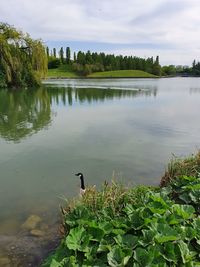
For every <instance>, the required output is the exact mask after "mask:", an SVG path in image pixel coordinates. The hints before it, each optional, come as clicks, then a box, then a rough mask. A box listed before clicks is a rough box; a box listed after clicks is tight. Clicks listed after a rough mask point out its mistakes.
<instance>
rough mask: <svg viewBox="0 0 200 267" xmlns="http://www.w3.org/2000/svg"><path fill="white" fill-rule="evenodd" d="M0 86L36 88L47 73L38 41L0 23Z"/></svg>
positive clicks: (42, 48) (44, 53)
mask: <svg viewBox="0 0 200 267" xmlns="http://www.w3.org/2000/svg"><path fill="white" fill-rule="evenodd" d="M0 71H1V76H0V86H1V87H5V85H6V86H7V87H22V86H29V87H33V86H37V85H39V84H40V79H41V78H43V77H45V74H46V72H47V56H46V52H45V48H44V46H43V44H42V42H41V41H40V40H33V39H31V38H30V36H29V35H28V34H24V33H22V32H21V31H18V30H16V29H15V28H14V27H12V26H10V25H8V24H6V23H0Z"/></svg>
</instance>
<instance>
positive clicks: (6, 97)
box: [0, 89, 51, 142]
mask: <svg viewBox="0 0 200 267" xmlns="http://www.w3.org/2000/svg"><path fill="white" fill-rule="evenodd" d="M50 122H51V107H50V99H49V95H48V93H47V91H46V90H42V89H38V90H33V91H32V90H24V91H14V92H13V91H6V90H2V91H0V136H1V137H3V138H5V139H6V140H8V141H15V142H19V141H20V140H21V139H23V138H24V137H26V136H30V135H31V134H33V133H36V132H38V131H40V130H41V129H42V128H44V127H45V126H48V125H49V124H50Z"/></svg>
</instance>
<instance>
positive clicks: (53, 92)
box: [0, 86, 156, 142]
mask: <svg viewBox="0 0 200 267" xmlns="http://www.w3.org/2000/svg"><path fill="white" fill-rule="evenodd" d="M152 95H153V96H155V95H156V90H152V91H148V90H138V91H136V90H122V89H121V90H119V89H97V88H71V87H68V88H61V87H48V86H44V87H41V88H39V89H35V90H22V91H7V90H0V136H1V137H2V138H4V139H5V140H8V141H14V142H19V141H20V140H22V139H24V138H25V137H27V136H30V135H32V134H34V133H37V132H38V131H40V130H41V129H43V128H44V127H47V126H48V125H50V124H51V120H52V106H53V105H56V106H58V105H60V104H62V105H64V106H72V105H73V104H75V103H84V102H86V103H89V104H92V103H96V102H104V101H106V100H114V99H120V98H124V97H128V98H130V97H131V98H132V97H137V96H152Z"/></svg>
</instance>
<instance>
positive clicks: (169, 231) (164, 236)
mask: <svg viewBox="0 0 200 267" xmlns="http://www.w3.org/2000/svg"><path fill="white" fill-rule="evenodd" d="M151 229H152V230H153V231H156V232H157V234H156V236H155V240H156V241H157V242H158V243H165V242H168V241H175V240H178V239H180V236H178V233H177V231H176V230H175V229H173V228H172V227H170V226H169V225H168V224H164V223H156V224H152V225H151Z"/></svg>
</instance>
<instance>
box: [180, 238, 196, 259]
mask: <svg viewBox="0 0 200 267" xmlns="http://www.w3.org/2000/svg"><path fill="white" fill-rule="evenodd" d="M178 247H179V250H180V254H181V258H182V262H183V263H184V264H185V263H187V262H190V261H191V260H192V259H193V258H194V256H195V254H194V253H193V252H192V253H191V252H190V250H189V248H188V246H187V244H186V243H184V242H183V241H182V240H180V241H179V242H178Z"/></svg>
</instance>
